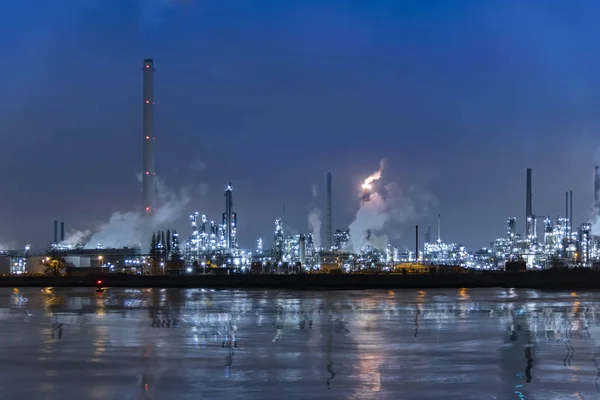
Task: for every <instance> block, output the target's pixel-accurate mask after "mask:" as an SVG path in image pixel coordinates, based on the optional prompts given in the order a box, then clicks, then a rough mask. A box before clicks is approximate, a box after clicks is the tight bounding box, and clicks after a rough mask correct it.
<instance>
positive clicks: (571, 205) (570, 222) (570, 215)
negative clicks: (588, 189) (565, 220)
mask: <svg viewBox="0 0 600 400" xmlns="http://www.w3.org/2000/svg"><path fill="white" fill-rule="evenodd" d="M569 227H570V231H571V232H573V191H572V190H569Z"/></svg>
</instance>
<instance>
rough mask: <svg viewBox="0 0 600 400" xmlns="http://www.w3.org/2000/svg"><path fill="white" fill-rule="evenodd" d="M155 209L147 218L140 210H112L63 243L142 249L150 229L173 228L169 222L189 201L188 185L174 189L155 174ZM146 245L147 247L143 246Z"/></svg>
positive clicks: (91, 247) (147, 239)
mask: <svg viewBox="0 0 600 400" xmlns="http://www.w3.org/2000/svg"><path fill="white" fill-rule="evenodd" d="M155 184H156V193H157V196H156V204H157V206H156V210H155V211H154V213H153V215H152V216H151V217H150V218H149V219H147V218H145V217H144V216H143V214H142V213H141V212H140V211H129V212H115V213H114V214H113V215H111V216H110V218H109V219H108V221H107V222H104V223H101V224H100V225H98V226H97V227H96V228H95V229H93V230H87V231H74V232H71V233H70V234H69V235H68V237H67V238H66V239H65V241H64V242H62V243H61V244H64V245H75V244H82V243H87V244H86V245H85V248H88V249H95V248H97V247H98V246H101V247H103V248H123V247H139V246H142V249H144V248H145V247H144V246H145V245H146V244H147V243H148V242H149V240H150V238H149V237H146V236H148V235H149V234H150V233H151V232H153V231H156V230H159V229H168V228H172V226H170V224H172V223H174V222H175V221H176V220H177V219H178V218H180V217H181V216H182V215H183V214H184V212H185V210H186V208H187V206H188V204H189V203H190V201H191V198H192V196H191V193H192V192H193V191H192V190H191V188H183V189H181V190H180V191H179V192H175V191H173V190H171V189H170V188H168V187H167V186H166V184H165V183H164V181H162V180H161V179H159V178H158V177H156V180H155ZM146 247H147V246H146Z"/></svg>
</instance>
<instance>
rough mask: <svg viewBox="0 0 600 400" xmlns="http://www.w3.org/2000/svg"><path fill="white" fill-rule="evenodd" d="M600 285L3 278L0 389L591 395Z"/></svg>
mask: <svg viewBox="0 0 600 400" xmlns="http://www.w3.org/2000/svg"><path fill="white" fill-rule="evenodd" d="M598 299H600V297H598V296H597V295H596V293H594V292H547V291H533V290H514V289H481V290H473V289H460V290H414V291H408V290H405V291H402V290H395V291H349V292H342V291H337V292H291V291H259V290H255V291H243V290H231V291H212V290H200V289H198V290H179V289H142V290H138V289H110V288H108V289H107V290H106V291H105V292H104V293H102V294H97V293H95V291H94V289H61V288H46V289H41V290H40V289H34V288H27V289H0V326H1V332H2V339H3V340H2V342H0V346H1V347H2V349H1V350H2V351H1V352H0V357H1V358H2V360H1V361H2V363H3V365H4V366H5V368H3V373H2V374H1V375H0V384H1V387H2V389H3V393H2V395H0V398H32V399H33V398H46V399H61V400H65V399H165V398H168V399H198V398H210V399H212V398H226V399H280V398H282V396H285V398H286V400H288V399H329V398H330V399H339V398H349V399H370V398H375V399H454V398H456V399H494V398H496V399H513V398H514V399H544V400H549V399H571V398H572V399H577V398H599V397H600V379H599V378H598V377H599V376H600V355H599V350H598V348H599V347H600V326H598V325H599V321H600V319H599V317H600V314H599V312H600V309H599V308H598ZM2 396H5V397H2Z"/></svg>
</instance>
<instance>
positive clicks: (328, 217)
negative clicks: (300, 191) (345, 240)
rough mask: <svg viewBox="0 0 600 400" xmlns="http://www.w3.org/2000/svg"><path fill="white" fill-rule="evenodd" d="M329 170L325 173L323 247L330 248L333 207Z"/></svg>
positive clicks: (331, 242)
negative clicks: (325, 210)
mask: <svg viewBox="0 0 600 400" xmlns="http://www.w3.org/2000/svg"><path fill="white" fill-rule="evenodd" d="M331 189H332V188H331V172H329V173H328V174H327V205H326V207H327V213H326V215H325V248H326V249H330V248H331V246H332V245H333V209H332V202H333V199H332V196H333V195H332V193H331Z"/></svg>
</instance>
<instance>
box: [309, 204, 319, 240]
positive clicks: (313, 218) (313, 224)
mask: <svg viewBox="0 0 600 400" xmlns="http://www.w3.org/2000/svg"><path fill="white" fill-rule="evenodd" d="M308 227H309V229H310V233H311V235H312V238H313V243H314V245H315V247H317V248H318V247H321V211H320V210H318V209H316V208H315V209H313V210H311V212H309V213H308Z"/></svg>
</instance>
